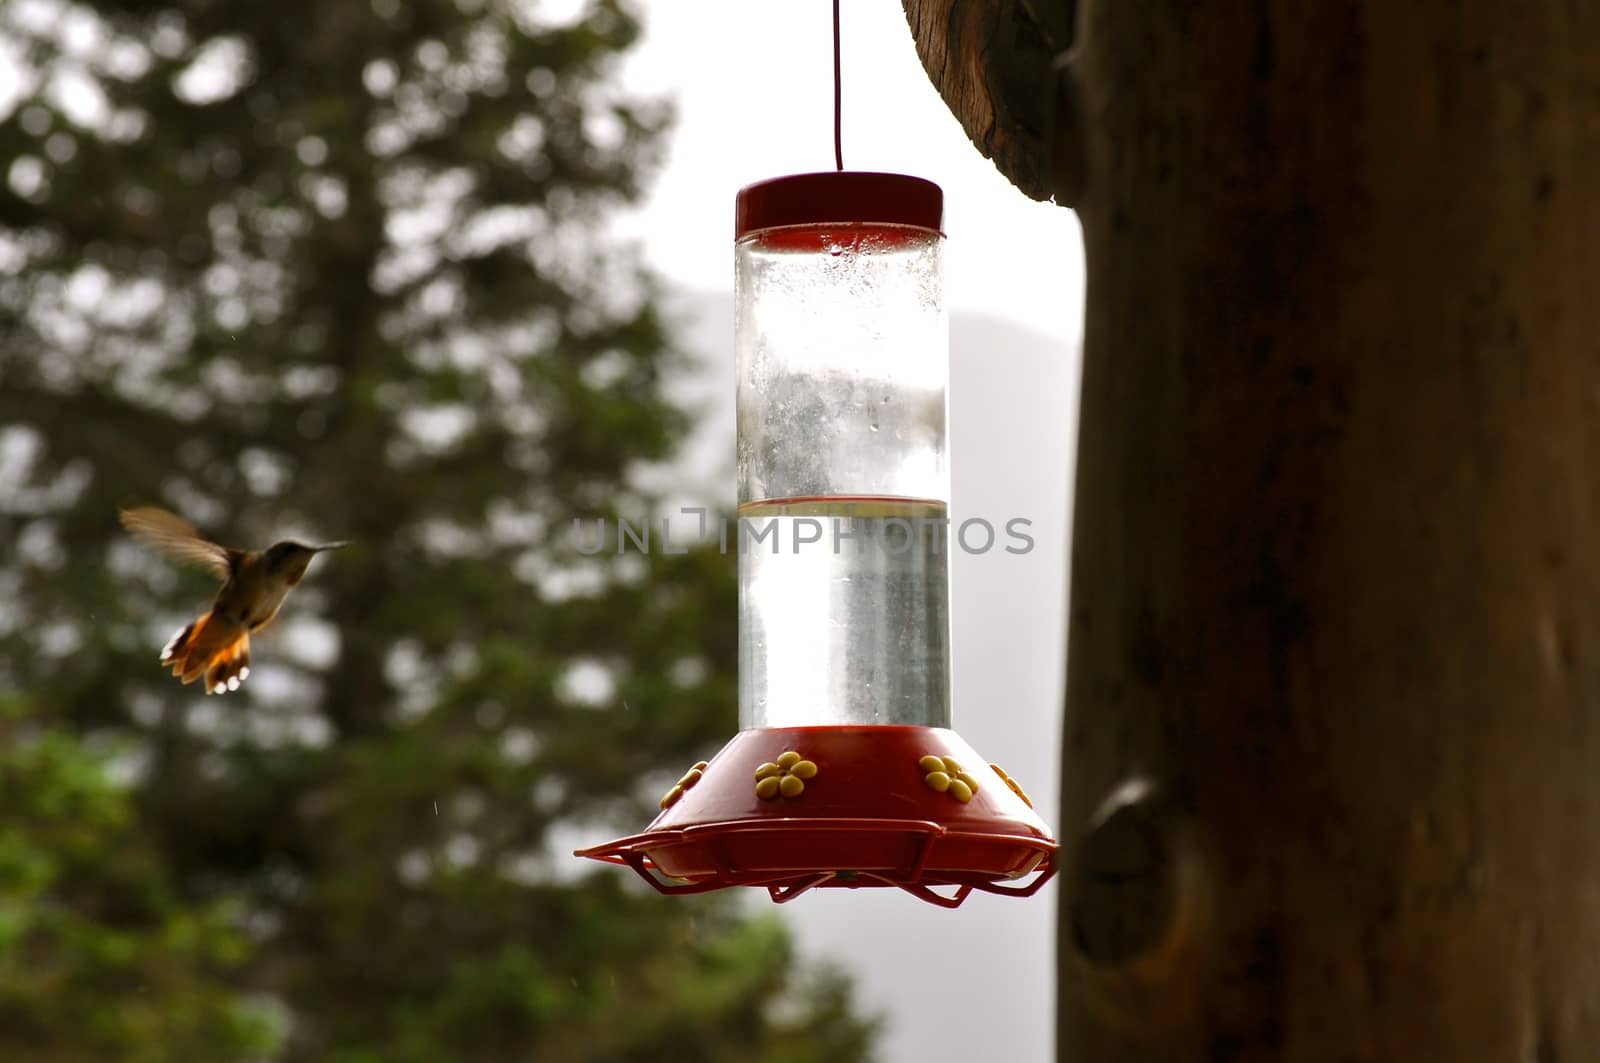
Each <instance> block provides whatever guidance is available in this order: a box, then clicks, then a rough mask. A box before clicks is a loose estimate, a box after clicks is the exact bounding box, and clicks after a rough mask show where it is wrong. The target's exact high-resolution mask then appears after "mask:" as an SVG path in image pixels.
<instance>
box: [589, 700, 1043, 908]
mask: <svg viewBox="0 0 1600 1063" xmlns="http://www.w3.org/2000/svg"><path fill="white" fill-rule="evenodd" d="M790 750H792V751H794V752H797V753H799V754H800V755H801V757H803V758H804V759H805V760H808V761H811V762H812V763H813V764H815V765H816V769H817V770H816V774H815V775H814V776H812V777H810V778H808V779H806V780H805V781H804V791H803V792H802V793H800V794H798V795H796V796H794V797H783V796H779V797H775V798H772V799H770V800H763V799H761V798H760V797H758V796H757V795H756V789H755V784H756V778H755V773H756V769H757V768H758V767H759V766H760V765H762V764H765V763H768V762H777V761H778V759H779V757H780V756H781V755H782V754H783V753H785V752H787V751H790ZM928 755H933V756H939V757H953V758H955V759H956V760H957V761H959V762H960V764H961V766H962V768H963V769H964V770H965V771H966V772H967V773H968V774H969V775H970V776H971V777H972V778H974V779H975V780H977V782H978V783H979V785H978V789H977V791H976V792H975V793H973V794H972V796H971V799H970V800H969V801H967V802H965V803H963V802H960V801H958V800H956V798H955V797H954V796H953V795H952V794H951V793H950V792H948V791H946V792H939V791H936V790H934V789H932V788H931V787H929V786H928V785H927V783H926V782H925V779H924V777H925V775H926V774H927V773H926V772H925V771H924V770H922V768H921V767H919V765H918V763H917V762H918V760H919V759H921V758H922V757H924V756H928ZM1056 848H1057V843H1056V841H1055V839H1054V838H1053V837H1052V836H1051V834H1050V830H1049V828H1048V827H1047V826H1046V825H1045V824H1044V822H1043V821H1042V820H1041V819H1040V818H1039V817H1038V816H1037V815H1036V814H1035V813H1034V811H1033V809H1032V808H1031V806H1030V805H1029V804H1028V803H1027V801H1026V800H1025V799H1024V798H1023V797H1022V796H1020V795H1019V793H1018V792H1016V791H1013V789H1012V788H1011V785H1008V783H1007V781H1006V779H1004V778H1003V777H1002V776H1001V775H1000V774H999V773H997V772H996V771H995V770H994V769H993V768H992V767H991V766H989V765H987V764H985V763H983V761H982V760H981V759H980V758H979V757H978V755H977V753H976V752H975V751H973V749H972V747H971V746H969V745H967V743H966V742H964V741H962V739H961V738H960V736H959V735H957V734H956V733H955V732H954V731H950V730H946V729H943V728H932V727H898V726H896V727H859V726H854V727H791V728H769V729H762V730H753V731H742V732H740V733H739V734H738V735H736V736H735V737H734V738H733V740H732V741H731V742H729V743H728V744H727V745H726V746H725V747H723V749H722V751H721V752H719V753H718V754H717V755H716V757H715V758H714V759H713V760H712V761H711V762H710V764H709V765H708V766H707V767H706V768H705V769H704V771H703V773H702V775H701V777H700V778H699V779H698V781H697V782H695V783H694V784H693V785H692V786H690V787H689V788H688V789H687V790H686V791H685V792H684V793H683V795H682V797H681V798H680V799H679V800H678V801H677V802H676V803H675V804H673V805H672V806H671V807H670V808H668V809H666V810H665V811H663V812H662V813H661V815H659V816H657V817H656V820H655V822H653V823H651V824H650V827H649V828H648V829H647V830H646V831H645V832H644V833H642V834H637V835H633V836H631V837H627V838H620V839H617V840H616V841H612V842H608V843H606V844H604V845H599V846H595V847H593V848H590V849H584V850H580V851H579V852H578V853H577V854H576V855H578V856H583V857H589V858H590V859H594V860H600V861H603V862H606V863H611V864H620V865H626V866H628V867H631V868H633V869H634V871H636V872H637V873H638V874H639V875H640V877H642V878H643V879H644V880H645V881H646V882H648V883H649V884H650V885H651V886H653V887H654V888H655V889H657V890H659V891H660V892H662V893H666V894H679V893H704V892H707V891H709V890H716V889H723V888H726V887H729V886H761V887H765V888H766V889H767V891H768V893H769V894H770V895H771V897H772V899H773V900H774V901H777V902H779V903H782V902H785V901H789V900H792V899H793V898H795V897H797V896H799V895H800V894H802V893H804V892H806V891H807V890H811V889H815V888H818V887H829V888H844V889H860V888H863V887H883V886H895V887H899V888H900V889H904V890H906V891H907V892H909V893H911V894H913V895H914V896H916V897H919V898H921V899H922V900H925V901H928V902H930V903H933V904H938V905H941V906H943V907H949V908H954V907H956V906H957V905H959V904H961V902H962V901H963V900H965V899H966V897H967V896H968V895H969V894H970V893H971V892H972V891H974V890H979V891H983V892H987V893H997V894H1003V895H1009V896H1031V895H1032V894H1034V893H1036V892H1037V891H1038V890H1039V889H1041V888H1042V887H1043V886H1044V884H1045V883H1046V882H1048V881H1049V880H1050V878H1051V877H1052V876H1053V875H1054V874H1055V854H1056ZM1029 875H1033V876H1034V877H1033V879H1032V880H1031V881H1029V882H1026V883H1022V882H1020V880H1022V879H1024V878H1026V877H1027V876H1029ZM951 886H953V887H956V892H955V893H954V894H950V895H946V894H940V893H935V892H934V891H933V887H951Z"/></svg>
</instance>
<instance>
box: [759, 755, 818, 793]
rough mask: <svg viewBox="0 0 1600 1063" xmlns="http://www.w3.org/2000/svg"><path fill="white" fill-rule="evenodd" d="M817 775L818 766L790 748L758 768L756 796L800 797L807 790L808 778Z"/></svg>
mask: <svg viewBox="0 0 1600 1063" xmlns="http://www.w3.org/2000/svg"><path fill="white" fill-rule="evenodd" d="M816 776H817V766H816V765H815V764H813V763H812V762H811V761H809V760H806V759H805V758H803V757H801V756H800V754H798V753H796V752H795V751H794V750H790V751H788V752H787V753H784V754H782V755H780V756H779V757H778V759H777V760H776V761H771V760H769V761H767V762H766V763H765V764H763V765H761V767H759V768H757V769H756V796H757V797H759V798H761V800H763V801H771V800H772V799H773V798H774V797H778V796H780V795H781V796H783V797H799V796H800V795H801V794H802V793H804V792H805V788H806V780H807V779H814V778H816Z"/></svg>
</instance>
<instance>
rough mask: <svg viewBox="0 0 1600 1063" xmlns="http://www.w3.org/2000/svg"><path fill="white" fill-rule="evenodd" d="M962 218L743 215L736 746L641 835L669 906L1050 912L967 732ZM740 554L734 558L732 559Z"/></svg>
mask: <svg viewBox="0 0 1600 1063" xmlns="http://www.w3.org/2000/svg"><path fill="white" fill-rule="evenodd" d="M943 211H944V198H943V193H942V192H941V191H940V189H939V187H938V186H937V185H935V184H932V183H931V182H928V181H924V180H921V179H919V178H915V177H907V176H902V175H898V174H881V173H859V172H836V173H816V174H801V175H796V176H790V177H781V178H777V179H775V180H771V181H765V182H761V183H759V184H754V185H751V186H749V187H747V188H744V189H742V190H741V191H740V192H739V194H738V197H737V200H736V203H735V211H734V217H735V223H734V237H735V245H734V246H735V294H736V300H735V303H736V319H735V339H736V346H737V352H738V370H737V373H738V428H737V435H738V444H737V445H738V469H739V531H738V540H737V546H738V563H739V644H740V650H739V725H740V731H739V733H738V734H737V735H735V736H734V738H733V740H732V741H730V742H729V743H728V744H727V745H726V746H724V747H723V748H722V750H721V751H720V752H718V753H717V755H716V756H715V757H713V758H712V759H711V760H710V761H709V762H703V763H701V764H696V765H695V766H693V767H692V768H690V769H689V770H688V771H687V772H686V774H685V775H684V776H683V777H682V778H681V779H679V780H678V783H677V784H676V785H675V786H673V787H672V789H671V790H669V791H668V793H667V794H666V795H664V796H663V798H662V801H661V806H662V811H661V814H660V815H659V816H657V817H656V819H655V821H654V822H652V823H651V824H650V825H649V827H648V828H647V829H646V830H645V831H644V833H642V834H636V835H633V836H631V837H626V838H619V839H617V840H615V841H612V842H608V843H606V844H604V845H599V846H595V847H593V848H590V849H584V850H580V851H579V852H578V853H577V855H578V856H582V857H589V858H592V859H595V860H601V861H604V862H607V863H612V864H619V865H626V866H628V867H631V868H633V869H634V871H636V872H638V873H639V875H641V876H642V877H643V878H644V880H645V881H646V882H648V883H650V885H652V886H653V887H655V888H656V889H657V890H659V891H661V892H662V893H666V894H679V893H702V892H706V891H709V890H715V889H722V888H724V887H728V886H761V887H765V888H766V889H767V890H768V892H769V893H770V894H771V896H772V899H773V900H775V901H778V902H783V901H788V900H791V899H793V898H794V897H796V896H799V895H800V894H802V893H804V892H806V891H807V890H811V889H815V888H819V887H834V888H849V889H857V888H862V887H885V886H897V887H899V888H901V889H903V890H905V891H907V892H909V893H911V894H913V895H914V896H917V897H919V898H921V899H923V900H925V901H929V902H931V903H934V904H938V905H941V906H944V907H949V908H954V907H956V906H958V905H959V904H961V902H962V901H963V900H965V899H966V897H967V896H968V895H969V894H970V893H971V892H972V891H973V890H979V891H983V892H987V893H996V894H1002V895H1010V896H1030V895H1032V894H1033V893H1036V892H1037V891H1038V890H1039V889H1040V888H1041V887H1042V886H1043V885H1044V884H1045V883H1046V882H1047V881H1048V880H1049V879H1050V877H1051V876H1052V875H1053V874H1054V873H1055V856H1056V848H1057V843H1056V840H1055V838H1054V837H1053V836H1052V834H1051V832H1050V828H1049V827H1048V826H1046V825H1045V823H1044V821H1043V820H1041V819H1040V818H1039V816H1038V815H1037V814H1035V812H1034V810H1033V806H1032V803H1031V802H1030V801H1029V800H1028V798H1027V795H1026V794H1025V793H1024V792H1023V790H1022V787H1021V785H1020V784H1019V783H1017V782H1016V781H1015V780H1013V779H1012V778H1011V777H1010V776H1008V775H1007V774H1006V773H1005V772H1004V771H1003V770H1001V769H1000V768H999V767H998V766H997V765H991V764H988V763H986V762H985V761H984V760H983V758H981V757H980V756H979V755H978V753H977V752H976V751H975V750H974V749H973V748H972V747H971V746H969V745H968V744H967V743H966V742H965V741H963V740H962V739H961V737H960V736H959V735H958V734H956V733H955V731H953V730H952V729H951V727H950V611H949V610H950V593H949V570H950V549H949V546H950V543H951V542H952V541H953V539H954V537H952V536H951V535H950V533H949V526H948V511H949V494H950V491H949V486H950V474H949V464H948V461H947V452H946V429H945V419H946V417H945V412H946V406H947V394H946V393H947V385H948V381H949V327H948V322H947V318H946V314H945V307H944V300H943V285H942V259H941V256H942V253H943V244H944V235H943V233H942V231H941V228H942V223H943ZM729 545H732V544H731V543H730V544H729Z"/></svg>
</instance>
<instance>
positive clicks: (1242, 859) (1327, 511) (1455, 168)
mask: <svg viewBox="0 0 1600 1063" xmlns="http://www.w3.org/2000/svg"><path fill="white" fill-rule="evenodd" d="M926 6H928V5H923V4H915V3H913V2H909V0H908V7H926ZM958 6H959V5H958ZM1082 8H1083V10H1082V11H1081V13H1080V15H1079V18H1078V21H1077V26H1076V37H1077V39H1076V41H1075V45H1074V55H1073V60H1072V63H1071V66H1070V68H1069V70H1068V77H1069V79H1070V81H1071V82H1072V84H1073V85H1074V86H1075V88H1074V90H1073V92H1072V93H1071V94H1070V95H1072V97H1073V98H1074V99H1075V100H1077V101H1080V102H1078V103H1076V104H1075V106H1078V107H1080V108H1081V110H1080V111H1078V112H1077V114H1076V116H1075V121H1076V122H1077V123H1078V125H1077V128H1078V129H1079V131H1080V132H1079V135H1078V137H1077V140H1076V144H1075V147H1074V151H1075V152H1077V153H1078V154H1079V155H1080V156H1081V167H1082V172H1081V181H1079V182H1078V186H1077V191H1076V193H1075V194H1074V195H1072V196H1071V197H1070V198H1069V199H1068V201H1069V202H1070V203H1071V205H1073V206H1074V207H1075V208H1076V209H1077V210H1078V212H1079V214H1080V216H1081V221H1082V225H1083V233H1084V242H1085V251H1086V256H1087V264H1088V303H1087V306H1088V309H1087V318H1086V322H1085V341H1084V342H1085V349H1084V363H1083V394H1082V400H1081V407H1080V411H1081V412H1080V441H1079V449H1078V474H1077V484H1076V504H1075V507H1076V508H1075V513H1076V527H1075V529H1074V546H1073V566H1072V602H1071V609H1070V632H1069V659H1068V679H1067V707H1066V719H1065V726H1064V761H1063V779H1062V785H1063V804H1062V809H1061V819H1060V822H1059V824H1058V828H1059V830H1060V831H1061V834H1062V837H1063V842H1064V844H1065V846H1066V847H1067V853H1066V857H1065V866H1064V868H1063V871H1064V874H1063V886H1062V888H1061V890H1060V891H1059V896H1060V904H1061V909H1060V920H1059V932H1060V938H1059V956H1058V960H1059V971H1060V983H1059V1023H1058V1058H1060V1059H1061V1060H1070V1061H1072V1063H1147V1061H1148V1063H1156V1061H1159V1063H1202V1061H1204V1063H1222V1061H1241V1063H1242V1061H1249V1063H1255V1061H1268V1060H1271V1061H1287V1063H1335V1061H1338V1063H1349V1061H1388V1060H1428V1061H1433V1060H1438V1061H1445V1060H1448V1061H1452V1063H1491V1061H1493V1063H1502V1061H1504V1063H1513V1061H1515V1063H1572V1061H1577V1060H1587V1059H1591V1058H1594V1056H1595V1053H1596V1051H1597V1049H1596V1046H1597V1045H1600V568H1597V557H1596V547H1597V544H1600V7H1597V6H1596V5H1594V4H1582V3H1577V2H1569V0H1537V2H1528V3H1522V4H1506V3H1501V4H1486V3H1460V2H1446V0H1413V2H1410V3H1393V2H1390V0H1346V2H1323V3H1317V4H1295V3H1289V2H1286V0H1252V2H1249V3H1246V2H1244V0H1235V2H1232V3H1224V4H1216V5H1207V6H1205V7H1196V6H1195V5H1192V4H1185V3H1179V2H1177V0H1158V2H1152V3H1146V4H1137V5H1135V4H1127V3H1114V2H1111V0H1086V2H1085V3H1084V4H1083V5H1082ZM912 23H913V25H914V26H915V25H916V24H917V23H916V19H915V18H913V20H912ZM925 54H926V53H925ZM930 73H932V74H933V76H934V77H935V79H936V80H937V78H938V74H937V72H936V71H932V70H930ZM996 157H999V156H998V155H997V156H996ZM1058 198H1062V197H1058Z"/></svg>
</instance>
